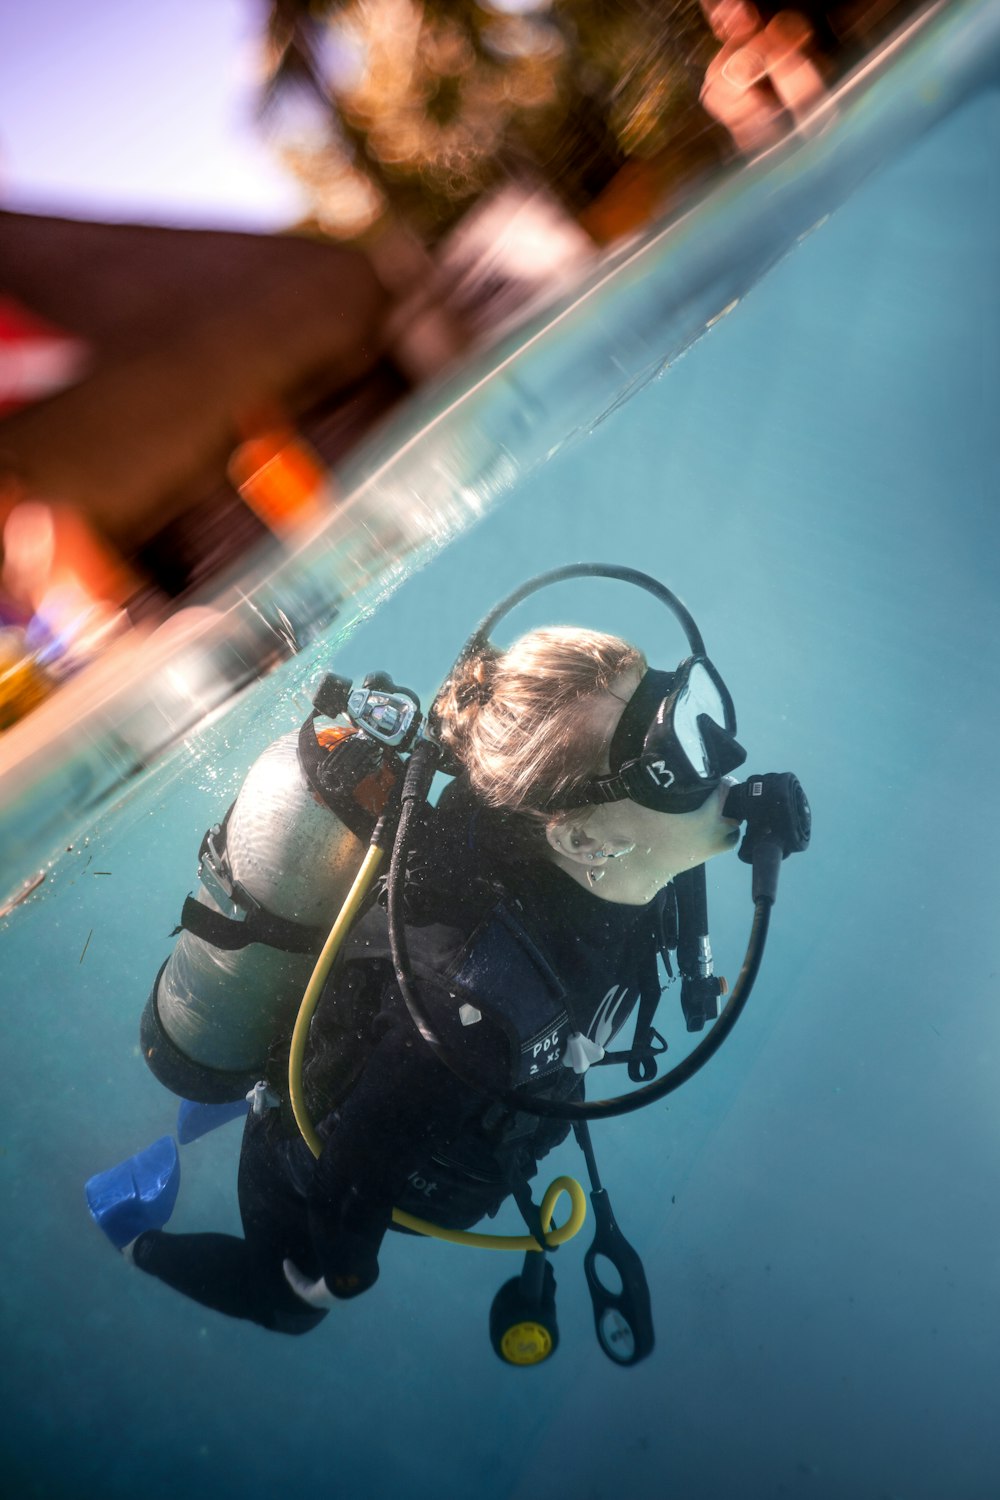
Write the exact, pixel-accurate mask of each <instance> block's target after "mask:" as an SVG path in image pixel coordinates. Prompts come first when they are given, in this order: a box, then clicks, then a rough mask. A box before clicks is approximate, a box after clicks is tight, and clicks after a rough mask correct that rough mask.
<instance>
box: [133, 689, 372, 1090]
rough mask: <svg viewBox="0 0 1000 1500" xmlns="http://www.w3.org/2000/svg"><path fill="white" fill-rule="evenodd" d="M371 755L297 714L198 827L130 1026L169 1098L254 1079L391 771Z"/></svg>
mask: <svg viewBox="0 0 1000 1500" xmlns="http://www.w3.org/2000/svg"><path fill="white" fill-rule="evenodd" d="M314 717H315V715H314V716H313V718H314ZM310 746H311V747H312V748H311V751H310V749H309V747H310ZM304 752H305V753H304ZM317 755H318V756H319V760H320V761H322V762H325V765H324V767H323V769H324V770H325V771H326V772H327V775H326V780H325V782H324V784H323V785H322V786H320V785H318V783H317V776H316V765H317V764H318V762H317V761H316V756H317ZM310 756H311V758H312V764H311V765H310ZM383 761H384V752H383V750H382V747H380V746H379V745H377V744H375V743H374V742H372V741H371V740H369V739H368V738H367V736H365V735H359V734H357V732H356V731H355V730H354V729H353V728H342V727H339V726H336V727H334V728H332V729H327V730H325V731H321V732H320V733H319V734H317V733H316V731H315V729H314V727H313V723H312V720H309V721H307V723H306V725H304V726H303V729H302V730H301V731H298V732H295V733H291V734H287V735H284V736H282V738H281V739H279V740H276V741H275V742H274V743H273V744H272V745H270V746H269V747H268V748H267V749H266V750H265V751H264V753H263V754H262V755H261V756H260V757H259V759H258V760H257V761H255V763H254V764H253V766H252V767H251V768H250V771H249V773H248V774H247V777H246V780H245V781H244V783H243V786H242V787H241V789H240V792H239V795H238V797H237V798H236V801H235V802H234V804H233V806H232V807H231V808H230V810H229V813H228V814H227V816H226V818H225V819H224V821H223V823H222V824H220V825H217V826H216V827H215V828H213V829H210V830H209V832H208V833H207V834H206V836H205V839H204V840H203V842H202V847H201V858H200V866H199V875H200V881H201V884H200V889H199V891H198V893H197V897H196V898H191V897H189V898H188V900H187V901H186V902H185V906H184V913H183V916H182V930H181V932H180V935H179V937H178V939H177V942H176V944H175V946H174V949H173V951H172V953H171V954H170V956H169V958H168V959H167V961H166V963H165V964H164V965H163V967H162V968H161V970H160V972H159V974H158V976H157V979H156V982H155V984H154V986H153V991H152V993H151V995H150V997H149V1001H148V1003H147V1005H146V1009H145V1011H144V1013H143V1017H142V1023H141V1027H140V1040H141V1045H142V1051H143V1055H144V1057H145V1058H146V1061H147V1063H148V1065H149V1067H150V1068H151V1069H152V1071H153V1073H154V1074H155V1075H156V1077H157V1078H158V1079H159V1081H160V1082H161V1083H163V1084H165V1085H166V1087H167V1088H169V1089H171V1090H172V1091H173V1092H174V1093H177V1094H180V1095H182V1096H183V1097H185V1098H188V1099H192V1100H195V1101H197V1102H200V1103H206V1104H213V1103H222V1102H225V1101H227V1100H235V1099H239V1098H242V1097H243V1096H244V1095H245V1094H246V1093H247V1091H248V1090H249V1089H251V1088H252V1087H253V1085H254V1083H256V1081H257V1080H258V1079H260V1078H261V1077H263V1075H264V1071H265V1068H266V1065H267V1061H268V1056H269V1053H270V1051H271V1048H272V1045H273V1044H274V1042H275V1041H276V1040H277V1039H279V1038H281V1037H282V1036H283V1035H287V1033H288V1032H289V1031H290V1029H291V1026H292V1024H293V1022H294V1019H295V1015H296V1012H297V1010H298V1006H299V1003H300V1002H301V999H302V995H303V992H304V990H305V988H306V985H307V983H308V981H309V976H310V974H311V972H312V970H313V968H314V966H315V962H316V955H317V953H318V952H319V949H320V948H321V947H322V944H323V941H324V939H325V937H326V934H327V932H328V931H329V928H330V926H331V925H332V923H333V920H334V918H335V917H336V915H337V912H338V911H339V910H340V907H341V906H342V904H343V901H344V898H345V897H346V895H347V892H348V891H349V889H350V887H351V884H352V882H353V879H354V876H355V873H356V871H357V869H358V866H359V864H360V862H361V860H362V858H363V856H364V853H365V848H366V844H367V837H368V833H369V832H370V828H371V827H372V826H374V821H375V815H376V813H377V811H378V810H379V806H378V804H379V801H380V800H384V796H385V795H386V794H387V791H388V786H389V785H391V783H392V781H393V779H394V775H395V771H394V768H393V766H392V765H391V764H383ZM338 764H339V766H340V771H339V774H337V770H336V768H337V766H338ZM331 767H333V768H334V774H333V775H332V776H331V775H330V774H329V770H330V768H331ZM331 792H332V794H331ZM365 792H366V793H367V795H360V794H364V793H365ZM331 804H332V805H331ZM335 807H336V808H337V809H338V811H336V812H335V811H334V808H335ZM338 812H343V813H344V816H345V817H346V818H347V819H348V822H349V823H351V825H352V827H348V826H347V823H345V822H344V821H343V819H342V817H341V816H338ZM352 830H353V831H352Z"/></svg>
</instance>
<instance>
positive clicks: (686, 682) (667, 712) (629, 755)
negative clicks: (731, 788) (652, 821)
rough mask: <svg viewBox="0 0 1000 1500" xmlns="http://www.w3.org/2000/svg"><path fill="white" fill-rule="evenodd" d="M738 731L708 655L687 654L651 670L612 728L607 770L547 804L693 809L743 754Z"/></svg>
mask: <svg viewBox="0 0 1000 1500" xmlns="http://www.w3.org/2000/svg"><path fill="white" fill-rule="evenodd" d="M735 736H736V711H735V709H734V707H733V700H732V697H731V696H730V693H729V689H728V688H727V687H726V685H725V683H724V682H723V680H722V678H721V677H720V676H719V673H718V671H717V670H716V668H715V667H714V666H713V665H712V663H711V662H710V661H709V660H708V658H707V657H706V656H689V657H688V658H687V660H686V661H683V662H682V663H681V664H680V666H679V667H678V668H677V670H676V672H659V671H656V670H653V669H651V670H649V671H647V672H646V673H645V675H644V676H643V678H642V681H641V682H640V683H639V686H638V687H637V688H636V690H635V692H634V693H633V694H632V697H631V698H630V699H629V701H628V703H627V704H626V706H625V712H624V713H623V714H622V716H621V720H620V721H619V724H618V728H617V729H616V730H615V734H614V738H613V739H612V741H611V748H610V752H609V759H610V762H611V775H610V776H596V777H594V778H592V779H591V780H590V781H587V782H585V783H584V784H583V785H582V786H578V787H576V788H574V790H573V791H572V792H571V793H569V794H568V795H567V796H565V797H561V798H558V799H556V801H554V802H553V803H552V804H550V805H551V806H553V807H558V808H560V809H564V808H570V807H583V806H586V805H587V804H589V803H602V802H620V801H624V800H625V799H626V798H627V799H628V800H629V801H632V802H638V803H639V804H640V806H642V807H650V808H652V809H653V810H654V811H656V812H668V813H685V812H693V811H694V810H695V809H696V808H698V807H701V806H702V804H703V803H704V802H706V801H707V799H708V798H709V797H710V796H711V794H712V792H714V791H715V790H716V788H717V787H718V786H719V784H720V783H721V781H722V778H723V777H724V776H726V775H728V774H729V772H730V771H733V770H735V769H736V767H737V766H739V765H742V764H743V762H744V761H745V760H746V751H745V750H744V749H743V746H742V745H740V744H739V743H738V742H737V740H736V737H735Z"/></svg>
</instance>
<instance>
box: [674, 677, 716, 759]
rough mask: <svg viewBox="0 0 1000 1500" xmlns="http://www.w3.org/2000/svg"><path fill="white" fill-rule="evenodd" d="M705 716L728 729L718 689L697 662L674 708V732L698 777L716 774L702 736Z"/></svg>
mask: <svg viewBox="0 0 1000 1500" xmlns="http://www.w3.org/2000/svg"><path fill="white" fill-rule="evenodd" d="M702 715H704V716H705V717H706V718H709V719H711V720H712V722H713V723H715V724H718V726H719V728H720V729H724V728H725V727H726V705H725V702H724V700H723V697H722V694H721V692H720V691H719V688H718V685H717V684H716V683H715V682H714V681H713V679H712V677H711V676H710V674H709V673H708V672H707V671H706V669H705V667H704V666H703V665H702V663H701V662H695V663H694V665H693V666H692V668H691V671H690V673H689V675H688V680H687V682H686V683H685V685H684V687H683V688H682V690H681V692H680V693H679V694H678V697H677V700H676V702H675V704H674V716H673V728H674V735H675V736H676V739H677V743H678V745H679V746H680V748H681V750H682V751H683V752H684V755H685V756H686V758H687V760H688V762H689V764H690V766H691V769H692V771H693V772H694V774H695V775H696V776H697V777H699V778H700V777H707V776H711V775H712V774H713V768H712V762H711V759H710V757H709V752H708V748H707V746H706V744H705V739H704V736H703V735H702V732H701V726H700V724H699V722H698V720H699V718H700V717H701V716H702Z"/></svg>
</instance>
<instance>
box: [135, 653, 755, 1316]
mask: <svg viewBox="0 0 1000 1500" xmlns="http://www.w3.org/2000/svg"><path fill="white" fill-rule="evenodd" d="M706 706H708V707H709V708H710V710H712V709H714V711H710V712H709V713H707V714H705V713H699V712H698V710H699V709H701V708H705V707H706ZM432 718H433V722H434V726H435V733H436V736H437V738H438V740H439V741H440V743H441V745H442V746H443V748H444V750H445V751H446V753H447V754H448V756H449V757H450V759H451V763H452V769H454V770H455V771H456V772H457V774H456V775H455V777H454V779H453V780H452V781H451V782H450V783H449V785H448V786H447V788H446V790H445V792H444V793H443V794H442V796H441V798H440V799H439V801H438V804H437V806H436V807H433V808H432V807H429V806H428V807H426V808H425V809H424V810H423V812H422V813H421V815H420V818H419V820H418V823H417V826H416V831H415V835H414V837H413V839H412V841H411V844H410V847H409V853H408V858H407V862H406V877H405V887H404V898H403V899H404V906H403V912H404V920H405V931H406V939H407V946H408V949H409V957H410V962H411V966H412V972H413V975H414V977H415V981H416V983H417V986H418V988H419V993H420V999H421V1003H422V1006H423V1008H424V1011H425V1013H426V1014H427V1015H428V1016H429V1018H430V1019H431V1021H432V1023H433V1027H434V1031H435V1033H436V1038H435V1039H436V1041H437V1043H438V1044H440V1045H439V1046H438V1047H435V1046H431V1045H428V1043H427V1041H426V1040H425V1039H423V1038H422V1037H421V1036H420V1034H419V1033H418V1030H417V1028H416V1027H415V1026H414V1022H413V1020H412V1019H411V1015H410V1013H409V1011H408V1009H407V1006H406V1005H405V1004H404V999H403V996H402V995H401V992H400V989H399V986H398V984H397V981H396V977H395V974H394V969H393V962H392V956H391V953H390V945H389V942H388V938H387V918H386V913H385V910H384V907H383V904H382V901H381V900H380V901H379V902H377V903H373V904H372V905H371V906H370V907H369V908H368V909H367V911H366V912H365V913H364V915H363V916H362V917H361V918H360V920H359V921H358V922H357V923H356V924H355V926H354V927H353V929H352V930H351V933H350V935H349V937H348V939H347V942H346V944H345V946H344V948H343V950H342V952H341V954H340V956H339V959H338V962H337V964H336V966H335V968H334V970H333V972H332V974H331V975H330V977H329V979H328V980H327V982H326V985H325V988H324V990H323V992H322V995H321V998H320V1001H319V1004H318V1007H317V1009H316V1012H315V1015H314V1017H313V1021H312V1025H311V1029H310V1032H309V1038H308V1045H307V1049H306V1056H305V1064H304V1070H303V1087H304V1094H305V1099H306V1103H307V1105H308V1109H309V1112H310V1114H311V1118H312V1119H313V1120H314V1121H315V1122H316V1128H317V1133H318V1135H319V1138H320V1140H321V1142H322V1150H321V1153H320V1155H319V1157H318V1159H316V1158H314V1156H313V1154H312V1152H311V1151H310V1150H309V1148H308V1146H307V1145H306V1143H305V1142H304V1140H303V1139H302V1138H301V1136H300V1135H299V1133H298V1131H297V1130H296V1128H295V1126H294V1123H291V1122H290V1121H289V1119H288V1116H287V1113H286V1111H284V1110H280V1109H271V1110H268V1111H266V1112H264V1113H262V1114H261V1115H259V1116H258V1115H256V1114H255V1113H251V1114H250V1116H249V1117H248V1120H247V1124H246V1129H245V1134H244V1139H243V1147H242V1154H241V1161H240V1170H239V1201H240V1211H241V1216H242V1221H243V1229H244V1236H245V1237H244V1238H243V1239H239V1238H236V1237H234V1236H230V1235H221V1234H172V1233H169V1232H167V1231H165V1230H160V1229H154V1230H146V1231H145V1232H144V1233H142V1234H140V1235H139V1236H138V1238H137V1239H136V1240H135V1241H134V1242H133V1243H132V1244H131V1245H130V1246H129V1247H128V1250H127V1253H128V1254H129V1257H130V1258H131V1259H132V1260H133V1262H134V1264H135V1265H136V1266H138V1267H139V1268H140V1269H141V1270H143V1271H145V1272H147V1273H148V1274H149V1275H152V1276H156V1277H158V1278H159V1279H160V1280H161V1281H164V1282H166V1283H167V1284H168V1285H170V1286H172V1287H174V1288H175V1289H176V1290H178V1291H180V1292H182V1293H183V1294H185V1295H186V1296H188V1297H191V1298H193V1299H194V1300H196V1301H197V1302H200V1303H202V1304H203V1305H205V1306H208V1307H211V1308H215V1309H217V1310H218V1311H220V1312H223V1313H226V1314H228V1315H229V1316H231V1317H236V1318H244V1319H249V1320H251V1321H253V1322H256V1323H259V1324H261V1325H262V1326H263V1327H265V1328H269V1329H272V1330H275V1331H280V1332H284V1333H293V1334H294V1333H304V1332H307V1331H308V1330H309V1329H311V1328H312V1327H314V1326H315V1325H316V1324H317V1323H319V1322H320V1321H321V1320H322V1319H323V1318H324V1317H325V1316H326V1311H327V1310H328V1309H329V1308H330V1307H331V1306H333V1305H335V1304H336V1302H337V1300H338V1299H344V1298H349V1297H354V1296H356V1295H358V1294H359V1293H361V1292H363V1291H366V1290H367V1289H368V1288H369V1287H371V1286H372V1285H373V1283H374V1282H375V1281H376V1279H377V1277H378V1274H379V1265H378V1256H379V1249H380V1246H381V1242H382V1239H383V1236H384V1234H385V1232H386V1230H387V1228H389V1226H390V1222H391V1216H392V1211H393V1208H394V1207H398V1208H401V1209H403V1210H405V1211H407V1212H409V1213H411V1214H416V1215H418V1216H420V1217H422V1218H427V1219H432V1220H433V1221H434V1222H436V1223H438V1224H440V1225H442V1226H444V1227H446V1228H467V1227H469V1226H471V1225H473V1224H475V1223H476V1222H477V1221H478V1220H480V1219H481V1218H482V1217H484V1216H485V1215H491V1214H494V1213H495V1212H496V1211H497V1209H498V1208H499V1206H500V1204H501V1203H502V1202H503V1201H504V1200H505V1199H506V1198H507V1197H508V1196H509V1195H511V1194H512V1193H513V1194H514V1196H515V1197H517V1198H518V1201H519V1202H521V1201H522V1199H521V1197H520V1195H521V1193H522V1191H523V1188H524V1184H525V1183H526V1181H527V1179H528V1178H530V1177H531V1176H533V1175H534V1173H535V1171H536V1169H537V1164H538V1161H539V1160H540V1159H541V1158H542V1157H543V1156H545V1154H546V1153H547V1152H548V1151H550V1150H551V1149H552V1148H553V1147H554V1146H555V1145H557V1144H559V1142H560V1141H562V1140H563V1139H564V1138H565V1136H566V1134H567V1133H568V1126H567V1125H566V1124H565V1123H564V1122H563V1121H562V1120H559V1119H551V1118H546V1117H544V1116H540V1115H538V1114H535V1113H531V1112H530V1109H525V1110H518V1109H517V1108H516V1107H513V1106H512V1105H510V1103H509V1095H510V1091H513V1092H514V1097H515V1098H516V1097H517V1095H518V1094H520V1095H521V1097H523V1098H524V1100H525V1102H526V1104H529V1105H530V1101H531V1099H532V1098H536V1099H537V1098H539V1097H540V1098H543V1099H557V1100H573V1099H580V1098H582V1096H583V1090H584V1076H585V1074H586V1071H587V1069H588V1068H589V1067H590V1066H591V1065H592V1064H594V1063H596V1062H598V1061H600V1060H601V1059H602V1058H604V1057H605V1054H606V1053H607V1051H608V1048H609V1046H610V1044H611V1042H612V1040H613V1038H614V1037H615V1036H616V1035H617V1034H618V1033H619V1032H620V1031H621V1030H622V1028H623V1027H624V1026H625V1023H626V1021H627V1020H628V1018H629V1017H630V1015H632V1014H633V1013H634V1012H635V1010H636V1007H637V1006H638V1005H639V1004H640V999H641V997H642V995H643V993H644V992H646V993H647V994H648V993H649V991H650V988H651V987H653V988H654V989H655V997H658V995H659V990H660V985H659V982H658V980H657V968H656V965H657V959H658V956H659V955H661V954H662V955H664V957H665V956H666V953H667V950H668V948H669V947H671V946H674V945H676V941H677V939H676V934H675V933H673V928H672V924H673V901H672V893H671V889H670V882H671V880H672V879H673V878H674V877H675V876H677V875H678V874H680V873H681V872H683V871H687V870H690V869H692V868H694V867H696V866H699V865H701V864H703V863H704V862H705V861H706V860H708V859H711V858H713V857H714V856H715V855H717V854H723V853H725V852H726V851H727V850H731V849H733V848H734V847H735V845H736V844H737V843H738V841H739V838H740V826H739V823H738V822H736V821H735V820H734V819H732V818H728V817H726V816H725V814H724V812H723V804H724V802H725V799H726V796H727V794H728V792H729V788H730V785H731V782H730V780H729V779H728V777H727V773H728V772H729V771H731V770H733V769H734V768H735V767H736V766H737V765H739V764H740V763H741V762H742V761H743V759H744V752H743V750H742V748H741V747H740V746H739V745H738V744H737V743H736V741H735V739H734V738H733V731H734V729H735V720H734V718H733V716H732V705H731V701H730V699H729V695H728V692H726V690H725V688H724V686H723V685H722V683H721V680H719V679H718V678H717V675H716V674H715V672H714V668H711V666H710V664H709V663H707V662H705V661H704V659H703V658H697V657H695V658H691V659H689V661H688V662H686V663H684V664H682V666H681V667H680V668H678V669H677V671H676V672H660V671H655V670H647V668H646V663H645V660H644V658H643V656H642V655H641V653H640V652H639V651H638V650H637V649H636V648H635V647H634V646H631V645H629V644H628V643H627V642H625V641H623V640H620V639H618V638H617V637H615V636H610V635H604V634H600V633H597V632H594V631H590V630H583V629H577V628H550V629H542V630H536V631H533V632H531V633H530V634H528V635H525V636H524V637H523V638H522V639H520V640H519V641H517V642H516V643H515V644H514V645H512V646H511V647H510V648H509V649H508V650H506V651H503V652H500V651H497V650H495V649H494V648H493V647H492V646H491V645H489V644H487V643H486V642H485V641H480V643H479V647H478V649H477V650H476V651H475V652H472V653H466V654H465V655H464V656H463V657H462V658H460V661H459V664H458V666H457V667H456V669H455V671H454V673H453V674H452V677H451V678H450V680H449V681H448V682H447V683H446V684H445V686H444V688H443V689H442V691H441V694H440V695H439V697H438V700H437V702H436V704H435V706H434V710H433V713H432ZM498 973H499V974H500V975H501V977H502V983H500V984H499V985H498V984H497V982H496V980H497V975H498ZM655 997H654V998H655ZM639 1014H640V1015H641V1014H642V1011H641V1008H640V1012H639ZM352 1018H353V1022H352ZM373 1018H374V1019H373ZM640 1029H641V1028H637V1034H636V1040H635V1042H634V1043H633V1046H632V1050H631V1051H625V1052H623V1053H619V1054H615V1058H616V1060H620V1061H625V1062H630V1064H631V1062H632V1061H633V1060H634V1059H635V1058H636V1056H637V1051H636V1049H637V1048H640V1050H641V1043H642V1038H640V1036H639V1030H640ZM654 1035H655V1033H653V1032H652V1030H651V1027H646V1028H645V1040H646V1043H647V1044H648V1046H649V1047H650V1048H653V1041H652V1038H653V1036H654ZM359 1037H360V1039H361V1048H362V1055H361V1056H360V1058H359ZM440 1047H443V1048H445V1049H446V1051H447V1053H448V1056H449V1058H450V1059H452V1061H454V1060H455V1059H457V1060H458V1063H459V1065H460V1066H459V1067H457V1068H453V1067H452V1066H446V1064H445V1062H444V1061H442V1059H441V1057H440V1056H439V1055H438V1053H439V1050H440ZM653 1050H655V1049H653ZM630 1070H631V1068H630ZM633 1076H635V1075H633ZM504 1094H507V1095H508V1102H507V1103H504V1102H502V1101H500V1099H499V1098H498V1096H500V1095H504Z"/></svg>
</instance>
